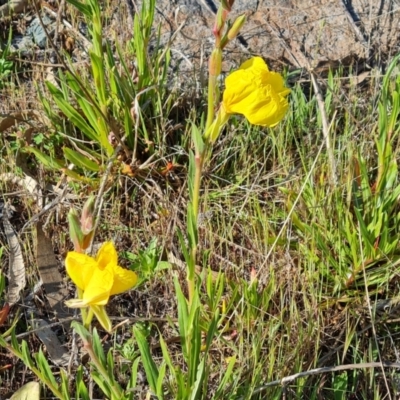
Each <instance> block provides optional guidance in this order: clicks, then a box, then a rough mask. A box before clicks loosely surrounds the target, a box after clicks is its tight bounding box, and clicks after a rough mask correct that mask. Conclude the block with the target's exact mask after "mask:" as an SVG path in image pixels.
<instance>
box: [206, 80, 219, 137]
mask: <svg viewBox="0 0 400 400" xmlns="http://www.w3.org/2000/svg"><path fill="white" fill-rule="evenodd" d="M216 83H217V77H216V76H211V75H210V76H209V78H208V104H207V122H206V128H205V132H207V129H208V128H209V127H210V126H211V124H212V123H213V121H214V107H215V104H214V103H215V86H216Z"/></svg>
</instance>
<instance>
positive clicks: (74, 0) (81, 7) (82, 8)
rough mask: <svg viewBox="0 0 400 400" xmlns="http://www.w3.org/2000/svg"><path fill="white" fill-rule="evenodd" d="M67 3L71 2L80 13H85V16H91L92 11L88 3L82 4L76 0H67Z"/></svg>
mask: <svg viewBox="0 0 400 400" xmlns="http://www.w3.org/2000/svg"><path fill="white" fill-rule="evenodd" d="M67 2H68V3H70V4H72V5H73V6H74V7H76V8H77V9H78V10H79V11H80V12H81V13H82V14H84V15H86V16H87V17H92V11H91V8H90V6H89V5H87V4H83V3H81V2H79V1H77V0H67Z"/></svg>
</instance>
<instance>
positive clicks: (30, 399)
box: [10, 382, 40, 400]
mask: <svg viewBox="0 0 400 400" xmlns="http://www.w3.org/2000/svg"><path fill="white" fill-rule="evenodd" d="M10 400H40V385H39V383H38V382H28V383H27V384H25V385H24V386H22V388H19V389H18V390H17V391H16V392H15V393H14V394H13V395H12V396H11V397H10Z"/></svg>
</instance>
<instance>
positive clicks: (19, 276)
mask: <svg viewBox="0 0 400 400" xmlns="http://www.w3.org/2000/svg"><path fill="white" fill-rule="evenodd" d="M10 211H11V210H10V207H9V206H8V205H5V206H4V209H3V218H2V219H3V227H4V233H5V234H6V237H7V243H8V249H9V252H10V261H9V269H8V279H9V285H8V291H7V294H6V302H7V303H8V304H9V305H10V306H12V305H13V304H15V303H17V301H18V300H19V298H20V295H19V292H20V291H21V290H23V289H24V287H25V284H26V276H25V264H24V259H23V257H22V251H21V246H20V245H19V241H18V237H17V235H16V233H15V231H14V228H13V226H12V225H11V222H10V220H9V215H10V213H11V212H10Z"/></svg>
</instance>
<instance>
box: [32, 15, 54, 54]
mask: <svg viewBox="0 0 400 400" xmlns="http://www.w3.org/2000/svg"><path fill="white" fill-rule="evenodd" d="M42 21H43V25H44V26H45V27H46V28H47V31H48V32H51V24H52V22H53V21H52V20H51V19H50V18H49V17H47V16H46V15H43V16H42ZM26 33H27V35H30V36H31V37H32V38H33V41H34V42H35V43H36V44H37V46H38V47H39V48H41V49H44V48H46V42H47V36H46V33H45V31H44V29H43V27H42V25H41V24H40V20H39V18H37V17H36V18H35V19H34V20H32V22H31V24H30V25H29V27H28V29H27V30H26Z"/></svg>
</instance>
